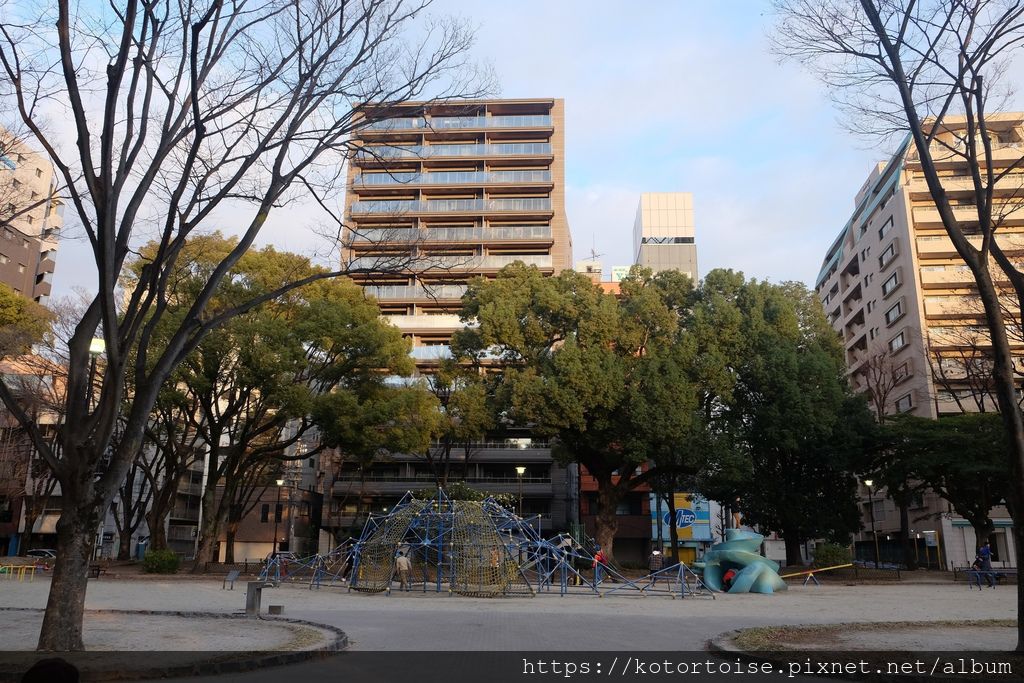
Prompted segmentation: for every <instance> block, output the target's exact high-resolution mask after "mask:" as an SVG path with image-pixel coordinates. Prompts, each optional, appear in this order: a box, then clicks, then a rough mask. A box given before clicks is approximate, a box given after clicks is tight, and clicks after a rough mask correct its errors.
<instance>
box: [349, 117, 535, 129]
mask: <svg viewBox="0 0 1024 683" xmlns="http://www.w3.org/2000/svg"><path fill="white" fill-rule="evenodd" d="M550 127H551V117H550V116H549V115H547V114H533V115H522V116H435V117H433V118H430V119H425V118H422V117H408V118H399V119H385V120H383V121H374V122H373V123H371V124H369V125H366V126H364V127H363V130H416V129H435V130H441V129H452V128H550Z"/></svg>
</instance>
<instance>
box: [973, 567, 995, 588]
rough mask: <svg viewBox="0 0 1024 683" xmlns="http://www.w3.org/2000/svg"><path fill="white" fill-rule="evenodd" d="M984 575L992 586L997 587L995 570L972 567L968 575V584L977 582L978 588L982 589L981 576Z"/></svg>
mask: <svg viewBox="0 0 1024 683" xmlns="http://www.w3.org/2000/svg"><path fill="white" fill-rule="evenodd" d="M982 575H984V576H985V580H986V581H987V582H988V585H989V586H990V587H991V588H995V586H996V577H995V572H986V571H979V570H977V569H972V570H971V571H970V572H969V573H968V575H967V582H968V584H972V583H973V584H976V585H977V586H978V589H979V590H980V589H981V577H982Z"/></svg>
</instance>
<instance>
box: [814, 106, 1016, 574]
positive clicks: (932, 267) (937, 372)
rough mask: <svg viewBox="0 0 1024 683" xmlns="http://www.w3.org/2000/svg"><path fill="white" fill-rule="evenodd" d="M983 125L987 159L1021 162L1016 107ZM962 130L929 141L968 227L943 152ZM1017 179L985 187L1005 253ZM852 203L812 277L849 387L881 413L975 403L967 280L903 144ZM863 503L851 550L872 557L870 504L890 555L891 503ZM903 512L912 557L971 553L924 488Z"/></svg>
mask: <svg viewBox="0 0 1024 683" xmlns="http://www.w3.org/2000/svg"><path fill="white" fill-rule="evenodd" d="M990 126H991V129H990V133H991V134H992V136H993V141H994V143H993V148H994V149H993V159H994V160H995V161H996V162H997V166H1000V167H1002V168H1007V167H1010V166H1012V165H1013V164H1014V163H1016V162H1019V160H1020V159H1021V156H1022V155H1024V114H1003V115H999V116H996V117H993V118H991V119H990ZM962 129H963V122H962V121H960V122H958V121H957V120H955V119H951V120H950V121H949V122H948V123H947V128H946V129H945V130H944V131H942V132H941V133H940V134H939V136H938V138H939V140H938V141H937V142H936V143H934V147H933V159H934V160H935V163H936V167H937V169H938V172H939V175H940V176H941V178H942V181H943V186H944V188H945V190H946V192H947V193H948V194H949V196H950V199H951V201H952V203H953V205H954V211H955V212H956V213H957V218H958V219H959V220H961V221H962V224H963V225H964V226H966V227H967V228H968V229H969V226H970V225H971V221H972V220H973V221H974V224H975V225H976V224H977V213H976V210H975V208H974V206H973V199H972V189H971V188H972V187H973V185H972V181H971V178H970V176H969V174H968V170H967V167H966V165H965V164H964V162H963V161H962V160H959V158H958V157H957V156H956V155H955V154H953V153H951V152H950V151H949V146H953V147H956V146H957V144H958V143H957V139H958V138H959V137H962ZM1022 183H1024V168H1016V169H1014V171H1013V172H1012V173H1010V174H1008V175H1007V176H1006V177H1005V178H1004V179H1003V180H1002V181H1001V182H1000V183H999V184H998V185H997V187H996V189H995V202H996V204H997V208H996V214H1002V215H1003V224H1002V226H1001V227H1000V228H999V230H998V232H997V240H998V243H999V244H1000V246H1001V247H1002V249H1003V250H1004V251H1006V252H1007V253H1008V254H1011V255H1012V256H1011V258H1020V256H1021V254H1022V253H1024V210H1021V207H1020V206H1019V204H1020V192H1021V186H1022ZM854 207H855V208H854V211H853V214H852V216H851V218H850V220H849V221H848V222H847V224H846V225H845V226H844V227H843V229H842V231H840V233H839V235H838V236H837V237H836V239H835V241H834V242H833V243H832V245H831V246H830V247H829V249H828V252H827V253H826V255H825V259H824V263H823V265H822V268H821V271H820V273H819V275H818V278H817V281H816V283H815V289H816V291H817V293H818V295H819V297H820V299H821V302H822V305H823V306H824V307H825V311H826V314H827V315H828V317H829V320H830V321H831V323H832V325H833V327H834V328H835V329H836V330H837V331H838V332H839V333H840V334H841V335H842V337H843V342H844V352H845V354H846V365H847V368H848V372H849V377H850V382H851V384H852V386H853V387H854V389H855V390H856V391H858V392H862V393H865V394H868V395H869V396H872V397H874V402H875V403H876V406H875V407H876V409H878V408H881V409H883V410H884V412H885V413H888V414H892V413H911V414H914V415H919V416H923V417H931V418H935V417H938V416H940V415H944V414H950V413H956V412H960V411H962V410H976V409H977V408H978V404H977V401H976V400H975V399H976V398H977V399H978V400H980V401H982V402H988V401H990V400H991V399H990V398H988V397H986V396H985V395H984V392H981V394H980V395H979V392H978V391H977V390H976V384H977V380H978V377H977V376H976V373H977V371H978V367H977V365H976V363H977V358H978V352H979V351H984V348H985V347H986V345H987V344H988V341H987V337H986V331H985V323H984V315H983V312H982V310H981V306H980V303H979V302H978V299H977V296H976V291H975V287H974V285H973V277H972V275H971V273H970V271H969V270H968V269H967V266H966V265H965V264H964V263H963V261H962V260H961V259H960V258H959V257H958V255H957V253H956V250H955V249H954V248H953V244H952V242H951V241H950V239H949V238H948V237H947V236H946V233H945V230H944V228H943V226H942V221H941V219H940V218H939V214H938V211H937V210H936V209H935V206H934V203H933V202H932V199H931V196H930V194H929V191H928V187H927V184H926V182H925V179H924V176H923V174H922V171H921V164H920V159H919V158H918V155H917V153H916V150H915V149H914V147H913V145H911V144H910V143H909V141H908V142H905V143H904V144H903V145H901V146H900V148H899V149H898V150H897V151H896V153H895V154H894V155H893V157H892V158H891V159H889V160H888V162H885V163H880V164H878V165H877V166H876V167H875V168H874V169H872V171H871V173H870V175H869V176H868V178H867V180H866V181H865V182H864V184H863V186H862V187H861V188H860V190H859V191H858V192H857V195H856V197H855V199H854ZM971 239H979V240H980V238H971ZM993 272H998V268H996V267H993ZM1018 313H1019V312H1018ZM1014 336H1016V337H1020V335H1013V334H1011V337H1014ZM1011 343H1014V344H1015V346H1016V348H1017V350H1018V351H1019V358H1020V360H1021V361H1024V339H1013V338H1011ZM972 372H973V373H975V376H973V377H972ZM972 385H975V389H974V390H972V388H971V387H972ZM883 399H884V400H883ZM862 505H863V520H864V527H865V528H866V529H868V531H866V532H863V533H862V534H861V536H860V539H859V540H858V549H859V551H862V555H863V556H865V557H869V556H872V555H873V553H874V549H873V548H872V547H871V546H872V545H873V541H874V539H872V538H871V532H870V528H871V526H870V525H871V516H872V512H873V515H874V525H875V529H876V531H877V534H878V538H879V547H880V550H881V555H882V557H883V559H885V558H886V557H892V558H894V559H895V558H896V557H897V556H898V551H897V549H896V543H897V537H896V532H897V531H898V530H899V526H900V525H899V512H898V510H897V509H896V506H895V505H894V504H893V503H892V501H890V500H888V499H886V498H885V496H884V492H883V494H882V495H879V494H878V492H873V493H872V495H870V496H869V494H868V490H867V488H866V487H862ZM993 515H994V519H995V523H996V527H997V531H996V534H995V537H994V538H993V547H994V549H995V553H996V554H997V556H998V557H999V559H1000V560H1005V561H1012V558H1013V556H1014V551H1013V539H1012V534H1011V533H1010V532H1009V527H1010V526H1011V523H1010V518H1009V514H1008V513H1007V511H1006V510H1005V509H1004V508H1002V507H999V508H996V509H995V510H994V511H993ZM910 518H911V526H912V527H913V531H912V533H911V537H912V539H915V540H916V542H917V544H918V556H919V558H920V560H921V561H922V562H925V561H927V562H928V563H930V564H932V565H936V564H941V565H943V566H946V567H949V566H964V565H967V564H969V563H970V560H971V559H973V557H974V534H973V531H972V530H971V528H970V525H969V524H968V523H967V521H966V520H964V519H961V518H959V517H958V516H956V515H955V514H952V513H951V510H950V509H949V506H948V505H947V504H946V503H945V502H944V501H942V500H941V499H939V497H938V496H937V495H935V494H932V493H929V494H926V495H925V496H923V498H922V499H921V500H919V501H917V504H916V505H915V506H914V507H913V509H911V510H910Z"/></svg>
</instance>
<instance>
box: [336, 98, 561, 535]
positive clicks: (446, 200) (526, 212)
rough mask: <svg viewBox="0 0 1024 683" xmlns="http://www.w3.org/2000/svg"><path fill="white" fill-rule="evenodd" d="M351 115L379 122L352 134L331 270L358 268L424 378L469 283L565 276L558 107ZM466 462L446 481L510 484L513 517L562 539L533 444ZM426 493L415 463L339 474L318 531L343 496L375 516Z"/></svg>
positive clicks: (456, 324)
mask: <svg viewBox="0 0 1024 683" xmlns="http://www.w3.org/2000/svg"><path fill="white" fill-rule="evenodd" d="M362 111H363V112H364V113H365V114H366V115H367V117H368V118H373V119H377V118H379V117H380V116H385V117H386V118H385V119H383V120H379V121H375V122H374V123H370V124H368V125H366V126H364V127H363V128H360V129H359V130H358V132H357V133H356V134H355V136H354V143H355V144H356V145H358V147H359V149H358V151H357V152H356V154H355V156H354V158H353V160H352V162H351V164H350V167H349V171H348V178H347V181H348V185H347V193H346V200H345V219H346V231H345V235H344V236H343V237H344V246H345V251H344V258H345V259H346V262H348V263H350V264H351V266H352V267H353V268H363V269H366V271H367V272H364V273H361V274H355V275H353V279H354V280H355V281H356V282H357V283H358V284H360V285H362V286H363V287H364V288H365V291H366V293H367V294H370V295H372V296H374V297H376V299H377V301H378V302H379V304H380V306H381V311H382V313H383V314H384V315H385V316H387V319H388V320H389V321H390V322H391V323H392V324H394V325H395V326H397V327H398V328H400V329H401V330H402V332H403V334H404V335H405V336H406V337H408V338H409V339H410V340H411V342H412V355H413V358H414V359H415V361H416V364H417V367H418V372H419V373H421V374H429V373H430V372H432V369H433V368H434V367H436V366H437V364H438V362H439V361H440V360H441V359H443V358H447V357H449V356H450V347H449V341H450V339H451V335H452V333H453V332H454V331H455V330H457V329H459V328H460V327H461V325H462V323H461V322H460V321H459V316H458V313H459V310H460V308H461V302H460V298H461V296H462V295H463V293H464V292H465V291H466V284H467V283H468V281H469V280H470V279H471V278H473V277H476V276H480V275H483V276H492V275H494V274H496V273H497V272H498V271H499V270H500V269H501V268H503V267H504V266H506V265H508V264H510V263H513V262H516V261H520V262H522V263H525V264H527V265H533V266H536V267H537V268H539V269H540V270H541V271H542V272H544V273H546V274H551V275H553V274H556V273H558V272H560V271H562V270H565V269H567V268H570V267H571V265H572V240H571V238H570V233H569V224H568V221H567V219H566V214H565V179H564V173H565V132H564V114H563V102H562V100H559V99H517V100H512V99H509V100H478V101H458V102H452V103H409V104H402V105H399V106H394V107H389V108H386V109H382V108H381V107H377V106H375V105H372V104H369V105H364V106H363V108H362ZM459 450H460V451H461V450H462V449H459ZM466 453H468V457H467V456H465V455H464V454H460V455H459V456H458V457H466V460H467V462H466V463H464V464H465V467H463V464H457V466H456V468H455V469H456V470H457V471H465V473H466V474H465V479H466V481H467V482H468V483H469V484H470V485H471V486H474V487H475V488H478V489H484V490H487V491H491V492H495V493H501V492H507V493H518V492H519V490H520V486H521V487H522V495H523V510H524V513H525V514H527V515H531V514H538V515H541V519H542V522H543V524H544V525H552V526H554V527H556V528H566V526H567V524H568V523H569V521H571V520H572V518H573V517H574V514H573V513H574V511H575V503H574V502H573V501H574V500H575V495H576V494H575V484H576V483H575V478H574V475H575V472H574V470H571V469H567V468H564V467H561V466H558V465H556V464H555V463H553V461H552V458H551V451H550V449H549V448H548V446H547V444H546V443H540V442H538V441H537V440H535V439H533V438H531V436H530V435H529V433H528V432H524V433H522V434H515V435H513V436H512V437H507V436H506V437H503V438H502V439H500V440H497V439H495V440H491V439H488V440H487V441H486V442H483V443H479V444H471V445H470V448H469V449H467V450H466ZM517 468H525V470H524V471H522V473H521V474H520V473H519V471H518V470H517ZM432 481H433V479H432V476H431V473H430V469H429V467H428V464H427V463H426V462H424V461H423V460H422V459H421V458H419V457H417V456H415V455H396V456H394V457H393V458H391V459H390V460H389V461H388V462H386V463H378V464H377V465H376V466H375V468H374V472H373V474H372V476H370V477H369V478H366V477H363V478H362V479H360V475H359V474H358V473H354V472H346V471H345V467H344V464H342V466H341V468H340V471H339V472H337V473H336V474H335V482H334V485H333V488H332V492H333V494H334V495H333V497H332V500H331V501H330V502H329V503H328V506H327V507H328V509H327V511H326V512H325V515H324V517H325V519H324V524H325V526H326V525H329V524H332V523H333V525H334V526H335V527H338V528H342V527H344V526H345V525H346V522H347V521H349V520H350V518H351V516H352V514H354V512H355V509H356V501H355V497H356V496H363V497H365V498H367V499H368V500H367V501H364V502H368V503H370V504H371V505H372V506H374V507H373V509H374V510H377V511H379V510H380V509H381V508H386V507H389V506H390V505H392V504H393V503H394V502H395V501H397V500H398V499H399V498H400V497H401V496H402V495H403V494H404V493H405V492H406V491H408V490H415V489H418V488H424V487H427V486H429V485H430V484H431V482H432ZM359 490H361V493H357V491H359ZM362 509H366V508H365V507H363V508H362ZM332 520H333V521H332Z"/></svg>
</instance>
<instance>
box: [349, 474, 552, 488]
mask: <svg viewBox="0 0 1024 683" xmlns="http://www.w3.org/2000/svg"><path fill="white" fill-rule="evenodd" d="M520 480H521V481H522V482H523V484H524V485H526V484H550V483H551V477H515V476H513V477H466V478H462V477H460V478H459V481H464V482H466V483H467V484H513V485H518V483H519V481H520ZM334 481H335V482H353V481H354V482H360V481H362V482H366V483H371V482H375V483H394V484H422V483H428V484H429V483H432V482H434V481H435V477H434V475H433V474H418V475H415V476H412V477H402V476H398V475H396V476H388V475H379V474H370V475H366V476H364V477H360V476H359V475H358V474H341V475H339V476H337V477H335V479H334Z"/></svg>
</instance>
